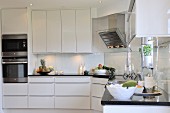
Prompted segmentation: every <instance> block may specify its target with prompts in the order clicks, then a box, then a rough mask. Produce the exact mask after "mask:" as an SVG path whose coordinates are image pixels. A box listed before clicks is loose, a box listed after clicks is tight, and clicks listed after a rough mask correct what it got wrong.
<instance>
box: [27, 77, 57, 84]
mask: <svg viewBox="0 0 170 113" xmlns="http://www.w3.org/2000/svg"><path fill="white" fill-rule="evenodd" d="M28 82H29V83H33V82H36V83H39V82H40V83H41V82H43V83H45V82H54V77H29V78H28Z"/></svg>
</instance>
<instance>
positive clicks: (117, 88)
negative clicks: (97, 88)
mask: <svg viewBox="0 0 170 113" xmlns="http://www.w3.org/2000/svg"><path fill="white" fill-rule="evenodd" d="M106 87H107V89H108V91H109V92H110V94H111V95H112V96H113V97H114V99H117V100H128V99H130V97H131V96H132V95H133V94H134V93H135V90H136V87H129V88H127V87H122V84H115V85H107V86H106Z"/></svg>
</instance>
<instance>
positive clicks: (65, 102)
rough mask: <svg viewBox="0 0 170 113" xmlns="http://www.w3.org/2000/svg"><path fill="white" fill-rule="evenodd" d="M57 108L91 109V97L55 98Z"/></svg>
mask: <svg viewBox="0 0 170 113" xmlns="http://www.w3.org/2000/svg"><path fill="white" fill-rule="evenodd" d="M55 108H64V109H90V97H78V96H76V97H55Z"/></svg>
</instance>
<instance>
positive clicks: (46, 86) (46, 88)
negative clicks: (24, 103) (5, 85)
mask: <svg viewBox="0 0 170 113" xmlns="http://www.w3.org/2000/svg"><path fill="white" fill-rule="evenodd" d="M29 95H47V96H50V95H54V84H53V83H41V84H40V83H30V84H29Z"/></svg>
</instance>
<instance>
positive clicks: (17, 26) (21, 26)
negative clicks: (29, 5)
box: [1, 8, 28, 34]
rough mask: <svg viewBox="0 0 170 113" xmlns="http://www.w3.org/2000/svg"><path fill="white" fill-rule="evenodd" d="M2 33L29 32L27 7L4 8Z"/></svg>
mask: <svg viewBox="0 0 170 113" xmlns="http://www.w3.org/2000/svg"><path fill="white" fill-rule="evenodd" d="M1 11H2V12H1V13H2V34H27V32H28V28H27V9H26V8H18V9H2V10H1Z"/></svg>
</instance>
